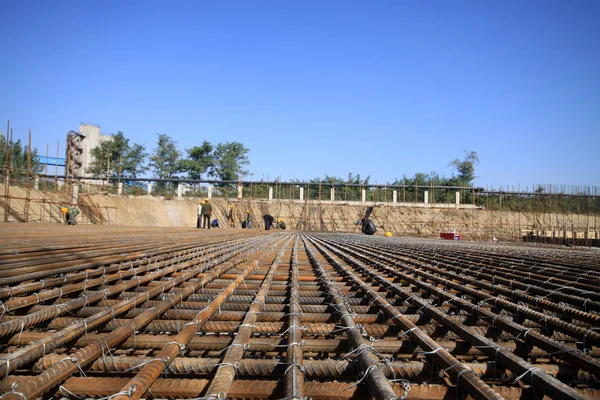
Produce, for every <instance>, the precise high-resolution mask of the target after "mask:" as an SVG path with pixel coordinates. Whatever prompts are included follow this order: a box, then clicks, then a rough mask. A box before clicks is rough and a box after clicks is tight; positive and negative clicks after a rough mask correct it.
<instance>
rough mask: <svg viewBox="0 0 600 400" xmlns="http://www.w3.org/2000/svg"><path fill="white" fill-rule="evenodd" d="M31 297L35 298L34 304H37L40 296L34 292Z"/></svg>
mask: <svg viewBox="0 0 600 400" xmlns="http://www.w3.org/2000/svg"><path fill="white" fill-rule="evenodd" d="M33 295H34V296H35V300H36V301H35V304H38V303H39V302H40V296H38V294H37V292H34V293H33Z"/></svg>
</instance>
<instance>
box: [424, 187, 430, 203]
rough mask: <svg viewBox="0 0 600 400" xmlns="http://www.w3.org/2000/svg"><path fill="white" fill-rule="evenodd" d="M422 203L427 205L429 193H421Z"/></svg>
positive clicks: (426, 191)
mask: <svg viewBox="0 0 600 400" xmlns="http://www.w3.org/2000/svg"><path fill="white" fill-rule="evenodd" d="M423 203H425V204H429V191H428V190H425V191H424V192H423Z"/></svg>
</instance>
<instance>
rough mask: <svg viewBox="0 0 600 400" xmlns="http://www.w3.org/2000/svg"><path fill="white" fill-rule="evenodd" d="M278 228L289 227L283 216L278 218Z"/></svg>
mask: <svg viewBox="0 0 600 400" xmlns="http://www.w3.org/2000/svg"><path fill="white" fill-rule="evenodd" d="M277 228H278V229H285V228H287V225H286V224H285V221H284V220H283V218H277Z"/></svg>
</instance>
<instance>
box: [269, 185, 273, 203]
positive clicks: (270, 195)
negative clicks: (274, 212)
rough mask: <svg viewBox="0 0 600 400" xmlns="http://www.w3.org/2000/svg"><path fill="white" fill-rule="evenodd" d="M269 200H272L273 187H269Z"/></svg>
mask: <svg viewBox="0 0 600 400" xmlns="http://www.w3.org/2000/svg"><path fill="white" fill-rule="evenodd" d="M269 200H273V187H272V186H269Z"/></svg>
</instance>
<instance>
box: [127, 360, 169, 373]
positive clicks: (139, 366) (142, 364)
mask: <svg viewBox="0 0 600 400" xmlns="http://www.w3.org/2000/svg"><path fill="white" fill-rule="evenodd" d="M153 361H160V362H164V360H163V359H162V358H159V357H156V358H152V359H150V360H146V361H144V362H141V363H139V364H136V365H134V366H133V367H129V368H127V369H126V370H124V371H123V372H129V371H133V370H134V369H138V368H141V367H145V366H146V365H148V364H150V363H151V362H153Z"/></svg>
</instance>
